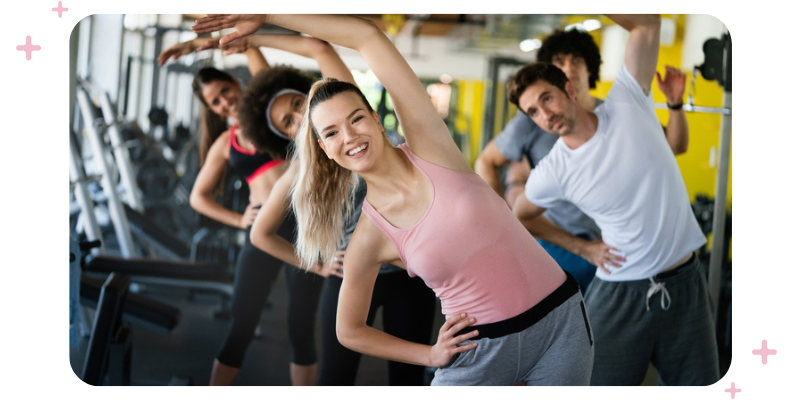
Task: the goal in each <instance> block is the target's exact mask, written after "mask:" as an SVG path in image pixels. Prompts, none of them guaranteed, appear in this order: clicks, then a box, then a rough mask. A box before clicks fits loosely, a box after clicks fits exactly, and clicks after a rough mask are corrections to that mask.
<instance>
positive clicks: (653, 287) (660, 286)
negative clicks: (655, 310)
mask: <svg viewBox="0 0 800 400" xmlns="http://www.w3.org/2000/svg"><path fill="white" fill-rule="evenodd" d="M659 290H660V291H661V309H662V310H667V309H669V306H670V304H671V303H672V299H671V298H670V297H669V292H668V291H667V286H666V285H664V283H663V282H658V283H656V281H655V280H653V277H650V288H649V289H647V298H646V299H645V301H644V303H645V305H646V306H647V311H650V297H651V296H653V295H654V294H656V292H658V291H659ZM664 299H666V303H665V302H664Z"/></svg>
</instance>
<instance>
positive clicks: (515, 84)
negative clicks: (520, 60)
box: [506, 62, 569, 111]
mask: <svg viewBox="0 0 800 400" xmlns="http://www.w3.org/2000/svg"><path fill="white" fill-rule="evenodd" d="M539 80H545V81H546V82H547V83H549V84H551V85H553V86H555V87H557V88H559V89H560V90H561V91H562V92H564V93H567V90H566V86H567V82H569V79H567V76H566V75H565V74H564V71H562V70H560V69H559V68H558V67H556V66H555V65H553V64H550V63H545V62H535V63H532V64H528V65H526V66H524V67H522V69H520V70H519V71H517V73H516V74H514V77H512V78H511V79H509V80H508V83H507V84H506V92H507V93H508V101H510V102H511V104H514V105H515V106H517V108H519V97H520V96H522V93H523V92H524V91H525V89H527V88H528V86H530V85H533V84H534V83H536V82H537V81H539ZM523 111H525V110H523Z"/></svg>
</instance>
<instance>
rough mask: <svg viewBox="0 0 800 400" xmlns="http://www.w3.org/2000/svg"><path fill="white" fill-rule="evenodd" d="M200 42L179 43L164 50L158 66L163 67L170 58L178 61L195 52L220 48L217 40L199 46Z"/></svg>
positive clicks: (159, 56) (160, 55)
mask: <svg viewBox="0 0 800 400" xmlns="http://www.w3.org/2000/svg"><path fill="white" fill-rule="evenodd" d="M198 40H199V39H195V40H190V41H188V42H183V43H178V44H176V45H174V46H172V47H170V48H168V49H166V50H164V51H163V52H162V53H161V54H159V55H158V65H160V66H163V65H164V63H166V62H167V60H169V59H170V58H171V59H173V60H177V59H178V58H179V57H182V56H185V55H187V54H189V53H192V52H194V51H200V50H205V49H214V48H217V47H219V43H218V41H216V40H207V41H206V42H205V43H203V44H202V45H200V46H198Z"/></svg>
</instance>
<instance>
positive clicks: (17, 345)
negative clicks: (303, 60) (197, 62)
mask: <svg viewBox="0 0 800 400" xmlns="http://www.w3.org/2000/svg"><path fill="white" fill-rule="evenodd" d="M62 2H63V6H64V7H67V8H69V11H67V12H64V14H63V18H60V19H59V18H58V13H56V12H54V11H51V9H52V8H54V7H57V5H58V1H57V0H44V1H42V0H36V1H26V2H23V1H14V2H5V3H4V4H5V5H4V12H3V15H2V26H3V34H2V35H0V41H1V42H2V46H0V54H2V60H3V72H4V73H3V78H4V79H3V80H2V86H0V87H2V89H3V90H2V91H0V101H2V110H3V122H4V124H3V125H4V126H5V128H4V130H3V135H4V140H3V142H4V143H5V145H4V146H3V147H2V157H0V163H2V165H1V166H0V171H3V175H2V183H3V187H4V190H3V193H2V195H0V196H1V197H0V198H2V210H3V222H4V226H3V230H2V232H3V235H2V241H0V243H2V246H3V247H2V253H0V254H3V255H4V256H5V257H4V259H3V261H4V262H3V263H2V269H3V273H2V275H0V276H2V285H3V286H2V290H0V307H2V314H0V316H2V321H3V323H2V330H0V332H2V333H0V338H1V339H2V344H3V346H2V349H3V351H2V352H0V355H1V358H0V384H2V397H4V398H19V397H24V398H38V397H44V396H58V398H81V399H95V398H109V396H114V397H115V398H120V399H128V398H131V399H132V398H142V396H149V397H155V398H167V397H174V396H192V398H193V399H194V398H198V399H205V398H214V397H217V396H241V395H246V396H248V397H250V396H253V397H259V398H280V397H297V396H301V397H309V398H310V397H312V396H313V397H315V398H320V397H325V398H330V396H335V397H340V398H345V396H346V397H347V398H351V397H367V396H369V397H380V398H381V399H382V400H383V399H400V398H406V397H408V396H422V397H425V398H458V399H459V400H461V399H473V398H474V399H479V398H480V399H486V398H487V397H491V398H498V399H503V398H526V399H551V398H575V399H588V398H592V399H597V398H599V399H644V398H647V399H675V398H683V399H694V398H697V399H719V400H725V399H730V398H731V397H730V394H728V393H727V392H724V389H725V388H728V387H730V385H731V382H735V383H736V386H737V387H738V388H740V389H742V392H740V393H738V394H737V395H736V399H742V400H748V399H778V398H796V396H797V392H798V389H795V388H796V387H798V386H797V384H796V382H795V381H796V380H797V374H796V372H797V371H798V368H797V367H791V365H795V364H793V362H792V361H791V360H792V359H794V357H795V356H796V354H797V348H798V342H800V339H798V335H797V333H796V331H795V330H794V329H793V328H794V326H795V325H796V324H795V323H794V322H795V317H796V315H797V312H796V311H795V309H794V307H793V306H794V305H795V304H796V302H797V301H798V300H797V297H796V296H795V293H796V290H795V288H796V285H797V284H798V283H800V279H798V272H797V261H796V259H795V257H794V251H795V250H796V249H797V248H798V245H797V244H796V240H794V237H793V235H792V234H793V233H794V231H795V230H794V229H791V228H792V227H794V226H795V225H797V223H798V220H797V216H796V214H795V213H794V209H793V206H794V204H795V203H794V201H793V200H794V199H793V198H792V196H793V195H794V193H795V190H794V189H795V183H796V182H797V178H796V177H795V170H796V169H797V168H796V167H795V165H796V163H795V162H794V161H795V160H796V159H797V158H798V157H797V156H796V153H797V149H798V146H797V145H798V138H797V136H798V133H797V128H796V127H795V126H794V125H795V124H796V122H795V121H794V119H795V118H794V116H795V115H797V111H796V105H795V104H791V103H790V102H789V101H788V95H789V94H794V93H793V92H794V91H796V88H797V83H796V79H797V69H798V65H797V59H798V57H797V56H796V50H795V46H796V43H798V39H797V33H796V29H793V28H794V25H795V23H796V21H795V20H792V19H784V17H783V16H784V15H785V16H786V17H788V18H791V17H793V16H796V14H794V13H792V12H791V11H790V12H788V13H786V12H782V11H781V10H782V7H780V6H779V3H778V2H775V1H768V2H764V1H761V2H757V3H756V2H749V3H740V4H742V5H740V6H731V5H729V4H730V3H728V2H723V1H714V2H708V1H705V2H699V1H671V2H668V3H667V2H652V3H649V4H647V5H646V6H645V7H643V6H642V5H640V4H638V3H624V2H619V1H610V2H609V1H605V2H600V1H573V2H571V3H567V2H565V1H540V2H534V1H527V2H508V1H505V2H499V1H485V2H483V4H480V3H478V2H469V4H468V2H466V1H446V2H433V1H424V2H423V1H408V0H404V1H402V2H399V3H398V2H389V1H386V0H384V1H380V2H378V1H376V2H365V1H347V2H325V3H324V4H320V5H319V6H316V7H313V6H312V5H313V4H310V3H314V4H316V3H322V2H320V1H312V2H308V1H305V2H302V1H293V2H285V1H279V2H275V3H274V4H270V2H266V1H264V2H246V1H230V0H225V1H191V2H190V1H185V0H182V1H163V0H157V1H156V0H138V1H126V2H111V1H99V0H62ZM287 3H289V4H287ZM345 4H346V5H345ZM286 7H293V8H286ZM733 7H737V8H733ZM270 11H273V12H282V13H288V12H299V13H308V12H310V11H313V12H319V13H325V12H328V13H345V12H352V13H428V14H453V13H495V14H502V13H507V14H513V13H603V12H624V13H633V12H644V11H647V12H656V13H683V14H689V13H702V14H712V15H714V16H715V17H716V18H718V19H719V20H721V21H722V22H723V23H725V25H726V26H727V27H728V28H729V29H730V32H731V34H732V38H733V42H734V43H735V45H736V52H734V63H733V64H734V66H735V67H736V68H735V69H734V77H735V78H736V79H734V81H735V84H736V89H737V90H736V92H737V96H736V98H735V100H736V101H735V103H734V104H735V106H736V107H735V108H736V111H737V115H736V118H735V123H734V127H735V128H736V129H735V130H734V132H733V137H734V141H733V143H734V146H733V149H734V157H733V159H735V160H736V164H735V165H736V166H739V167H741V168H738V169H737V170H736V174H735V175H734V179H733V181H734V194H735V198H736V203H735V204H736V206H737V207H736V210H737V215H736V228H737V229H736V233H737V239H738V242H737V243H738V246H736V247H735V250H734V258H735V259H736V265H737V270H736V280H735V282H734V289H735V290H734V292H735V294H734V306H733V362H732V365H731V368H730V371H729V372H728V374H727V375H726V376H725V377H723V378H722V380H721V381H720V382H718V383H717V384H715V385H712V386H709V387H697V388H664V387H630V388H598V387H588V388H523V387H513V388H477V389H471V388H410V389H401V388H391V389H390V388H289V387H255V388H245V387H234V388H206V387H187V388H180V389H178V388H169V387H165V388H139V387H134V388H95V387H91V386H88V385H86V384H84V383H82V382H81V381H80V380H79V379H78V378H77V377H76V376H75V375H74V374H73V373H72V370H71V367H70V365H69V353H68V335H67V326H68V315H67V310H68V307H67V297H68V292H67V282H68V269H67V248H68V243H67V237H68V236H67V235H68V234H67V226H68V223H67V221H68V213H67V193H68V190H69V187H68V182H69V179H68V176H69V172H68V158H67V157H68V155H67V149H68V135H67V129H68V120H69V116H68V101H69V99H68V80H69V79H71V78H72V77H70V76H69V73H68V66H69V34H70V32H71V31H72V29H73V27H74V26H75V25H76V24H77V23H78V22H79V21H80V20H81V19H83V18H84V17H86V16H88V15H90V14H100V13H110V14H119V13H131V14H150V13H202V12H211V13H218V12H270ZM28 35H30V36H31V37H32V39H33V44H35V45H39V46H41V47H42V49H41V51H36V52H33V55H32V59H31V60H30V61H27V60H26V59H25V53H24V52H22V51H17V50H16V46H17V45H22V44H24V43H25V36H28ZM737 132H739V133H740V134H738V135H737ZM737 149H744V150H743V151H742V152H739V153H738V155H737V153H736V150H737ZM744 151H746V152H747V154H746V157H745V153H744ZM731 172H732V173H733V170H732V171H731ZM737 188H739V189H742V190H738V191H737V190H735V189H737ZM764 339H766V340H767V341H768V344H769V347H770V348H772V349H777V351H778V353H777V355H775V356H770V357H769V362H768V364H767V365H762V364H761V358H760V357H759V356H755V355H753V354H752V353H751V352H752V350H753V349H756V348H759V347H760V346H761V341H762V340H764ZM790 370H792V371H795V373H794V374H790Z"/></svg>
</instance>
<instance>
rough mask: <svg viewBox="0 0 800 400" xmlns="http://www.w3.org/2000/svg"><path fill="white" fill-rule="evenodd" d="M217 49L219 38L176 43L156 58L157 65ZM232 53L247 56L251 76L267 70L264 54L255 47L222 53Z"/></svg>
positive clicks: (267, 64)
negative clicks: (202, 51)
mask: <svg viewBox="0 0 800 400" xmlns="http://www.w3.org/2000/svg"><path fill="white" fill-rule="evenodd" d="M219 48H220V45H219V38H215V37H202V38H196V39H192V40H189V41H186V42H183V43H178V44H176V45H174V46H172V47H170V48H169V49H167V50H164V51H163V52H162V53H161V54H159V56H158V65H164V63H166V62H167V60H169V59H170V58H172V59H173V60H177V59H178V58H179V57H181V56H185V55H187V54H189V53H193V52H195V51H200V50H208V49H219ZM223 50H224V49H223ZM233 53H243V54H244V55H245V56H247V69H248V70H249V71H250V74H251V75H253V76H255V75H256V74H257V73H259V72H261V71H265V70H268V69H269V63H268V62H267V59H266V58H264V54H262V53H261V50H259V49H258V47H257V46H256V47H254V46H249V47H248V46H247V44H246V43H244V46H243V47H241V46H240V47H238V48H237V49H236V50H228V51H225V52H224V54H226V55H228V54H233Z"/></svg>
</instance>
